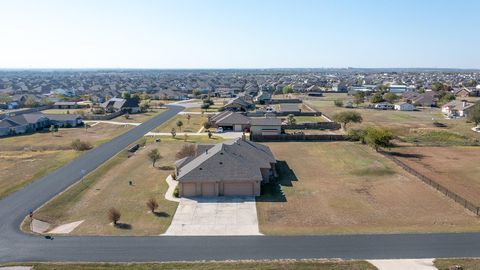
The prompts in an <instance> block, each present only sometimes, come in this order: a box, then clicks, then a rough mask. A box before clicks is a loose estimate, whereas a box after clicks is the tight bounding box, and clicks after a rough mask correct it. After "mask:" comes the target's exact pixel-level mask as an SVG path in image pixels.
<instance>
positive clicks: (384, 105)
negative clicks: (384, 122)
mask: <svg viewBox="0 0 480 270" xmlns="http://www.w3.org/2000/svg"><path fill="white" fill-rule="evenodd" d="M374 108H375V109H377V110H393V109H394V106H393V104H390V103H385V102H382V103H377V104H375V106H374Z"/></svg>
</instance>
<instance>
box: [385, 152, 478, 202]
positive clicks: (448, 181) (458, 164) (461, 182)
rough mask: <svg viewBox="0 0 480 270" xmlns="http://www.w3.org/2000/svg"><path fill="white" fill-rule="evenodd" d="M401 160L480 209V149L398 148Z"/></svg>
mask: <svg viewBox="0 0 480 270" xmlns="http://www.w3.org/2000/svg"><path fill="white" fill-rule="evenodd" d="M392 151H394V152H398V153H400V154H401V155H397V158H398V159H400V160H401V161H403V162H404V163H406V164H407V165H409V166H410V167H412V168H414V169H415V170H417V171H418V172H420V173H421V174H423V175H425V176H427V177H429V178H431V179H433V180H435V181H437V182H438V183H440V184H442V185H443V186H445V187H446V188H448V189H450V190H452V191H453V192H455V193H457V194H459V195H460V196H463V197H464V198H465V199H467V200H470V201H471V202H473V203H475V204H477V205H480V197H479V196H478V195H479V194H480V147H473V146H472V147H468V146H467V147H397V148H394V149H392Z"/></svg>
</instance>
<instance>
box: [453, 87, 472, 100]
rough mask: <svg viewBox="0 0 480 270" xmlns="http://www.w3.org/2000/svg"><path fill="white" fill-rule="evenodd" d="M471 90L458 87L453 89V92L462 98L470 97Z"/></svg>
mask: <svg viewBox="0 0 480 270" xmlns="http://www.w3.org/2000/svg"><path fill="white" fill-rule="evenodd" d="M471 92H472V91H471V90H470V89H468V88H456V89H454V90H453V94H454V95H455V96H456V97H460V98H466V97H469V96H470V95H471Z"/></svg>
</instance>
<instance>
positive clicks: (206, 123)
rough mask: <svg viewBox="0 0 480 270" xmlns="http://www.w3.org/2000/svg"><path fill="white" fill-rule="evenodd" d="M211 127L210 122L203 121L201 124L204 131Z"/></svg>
mask: <svg viewBox="0 0 480 270" xmlns="http://www.w3.org/2000/svg"><path fill="white" fill-rule="evenodd" d="M211 127H212V122H210V121H205V122H204V123H203V128H204V129H210V128H211Z"/></svg>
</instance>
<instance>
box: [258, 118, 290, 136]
mask: <svg viewBox="0 0 480 270" xmlns="http://www.w3.org/2000/svg"><path fill="white" fill-rule="evenodd" d="M281 133H282V120H281V119H280V118H276V117H256V118H254V117H253V118H250V134H251V135H252V136H255V135H278V134H281Z"/></svg>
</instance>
